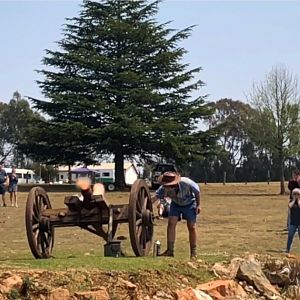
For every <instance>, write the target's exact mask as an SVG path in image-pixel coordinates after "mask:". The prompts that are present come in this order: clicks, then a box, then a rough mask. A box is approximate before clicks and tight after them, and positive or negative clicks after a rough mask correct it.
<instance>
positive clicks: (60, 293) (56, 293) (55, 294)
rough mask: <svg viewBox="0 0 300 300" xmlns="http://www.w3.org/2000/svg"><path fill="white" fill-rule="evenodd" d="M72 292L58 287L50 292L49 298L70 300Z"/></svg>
mask: <svg viewBox="0 0 300 300" xmlns="http://www.w3.org/2000/svg"><path fill="white" fill-rule="evenodd" d="M69 298H70V292H69V291H68V290H67V289H63V288H57V289H54V290H52V291H50V292H49V294H48V295H47V300H69Z"/></svg>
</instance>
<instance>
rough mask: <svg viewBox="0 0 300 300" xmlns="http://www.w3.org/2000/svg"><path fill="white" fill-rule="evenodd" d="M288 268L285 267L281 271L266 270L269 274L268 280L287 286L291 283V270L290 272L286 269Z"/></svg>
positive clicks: (266, 273)
mask: <svg viewBox="0 0 300 300" xmlns="http://www.w3.org/2000/svg"><path fill="white" fill-rule="evenodd" d="M285 270H286V268H284V269H283V270H282V271H280V272H276V271H274V272H271V271H269V270H265V272H264V273H265V275H266V276H267V278H268V280H269V281H270V282H271V284H276V285H278V286H281V287H283V286H287V285H289V284H290V283H291V280H290V276H289V275H290V270H288V272H286V271H285Z"/></svg>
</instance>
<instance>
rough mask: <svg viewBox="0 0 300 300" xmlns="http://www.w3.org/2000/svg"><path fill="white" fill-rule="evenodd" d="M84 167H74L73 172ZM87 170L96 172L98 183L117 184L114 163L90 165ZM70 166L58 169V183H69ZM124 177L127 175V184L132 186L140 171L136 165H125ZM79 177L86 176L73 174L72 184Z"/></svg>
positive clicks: (126, 163) (127, 163)
mask: <svg viewBox="0 0 300 300" xmlns="http://www.w3.org/2000/svg"><path fill="white" fill-rule="evenodd" d="M80 167H82V166H72V167H71V171H74V170H76V169H78V168H80ZM87 168H88V169H89V170H91V171H95V172H96V173H95V180H96V182H104V183H114V182H115V164H114V163H102V164H101V165H90V166H87ZM68 173H69V168H68V166H60V167H58V181H59V182H68ZM124 175H125V183H126V184H127V185H132V184H133V183H134V182H135V180H137V179H138V171H137V169H136V167H135V166H134V164H132V163H130V162H125V163H124ZM78 176H85V175H79V174H74V173H72V174H71V180H72V182H75V181H76V178H78Z"/></svg>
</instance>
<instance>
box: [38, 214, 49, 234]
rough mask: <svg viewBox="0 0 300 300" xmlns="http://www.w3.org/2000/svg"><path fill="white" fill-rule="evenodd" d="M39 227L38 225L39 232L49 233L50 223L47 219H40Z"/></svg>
mask: <svg viewBox="0 0 300 300" xmlns="http://www.w3.org/2000/svg"><path fill="white" fill-rule="evenodd" d="M39 225H40V230H41V231H44V232H48V231H50V221H49V218H46V217H41V218H40V222H39Z"/></svg>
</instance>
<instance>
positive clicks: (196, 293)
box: [175, 287, 213, 300]
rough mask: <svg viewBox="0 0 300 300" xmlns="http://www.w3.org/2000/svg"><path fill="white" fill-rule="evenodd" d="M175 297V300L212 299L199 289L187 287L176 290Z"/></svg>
mask: <svg viewBox="0 0 300 300" xmlns="http://www.w3.org/2000/svg"><path fill="white" fill-rule="evenodd" d="M175 299H177V300H213V299H212V298H211V297H210V296H209V295H207V294H206V293H204V292H203V291H200V290H195V289H193V288H191V287H188V288H186V289H184V290H180V291H176V293H175Z"/></svg>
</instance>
